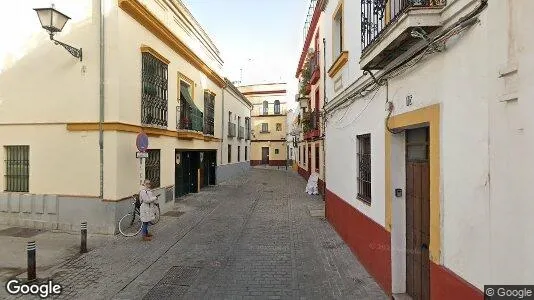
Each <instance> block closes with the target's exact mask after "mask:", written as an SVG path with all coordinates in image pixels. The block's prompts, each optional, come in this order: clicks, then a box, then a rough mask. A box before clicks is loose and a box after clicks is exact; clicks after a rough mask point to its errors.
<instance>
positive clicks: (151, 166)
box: [145, 149, 161, 188]
mask: <svg viewBox="0 0 534 300" xmlns="http://www.w3.org/2000/svg"><path fill="white" fill-rule="evenodd" d="M147 152H148V158H147V159H146V160H145V179H148V180H150V182H151V183H152V187H154V188H158V187H159V186H160V169H161V168H160V153H161V151H160V150H159V149H149V150H147Z"/></svg>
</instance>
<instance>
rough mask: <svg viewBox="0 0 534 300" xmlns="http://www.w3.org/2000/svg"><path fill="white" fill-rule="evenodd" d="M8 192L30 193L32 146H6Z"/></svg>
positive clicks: (6, 189)
mask: <svg viewBox="0 0 534 300" xmlns="http://www.w3.org/2000/svg"><path fill="white" fill-rule="evenodd" d="M5 149H6V159H5V166H6V173H5V183H6V188H5V191H6V192H28V191H29V181H30V146H5Z"/></svg>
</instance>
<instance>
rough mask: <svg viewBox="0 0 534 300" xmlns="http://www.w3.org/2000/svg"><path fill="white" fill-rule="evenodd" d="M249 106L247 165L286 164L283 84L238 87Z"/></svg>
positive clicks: (285, 113)
mask: <svg viewBox="0 0 534 300" xmlns="http://www.w3.org/2000/svg"><path fill="white" fill-rule="evenodd" d="M239 90H240V91H241V92H242V93H243V95H245V96H246V97H247V98H248V99H249V100H250V102H251V103H252V105H253V109H252V112H251V135H252V136H251V159H250V164H251V165H253V166H254V165H269V166H285V165H286V164H287V160H288V157H287V154H288V153H287V146H288V145H287V142H286V133H287V99H286V84H285V83H271V84H255V85H247V86H241V87H239Z"/></svg>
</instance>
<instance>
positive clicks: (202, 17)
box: [0, 0, 310, 102]
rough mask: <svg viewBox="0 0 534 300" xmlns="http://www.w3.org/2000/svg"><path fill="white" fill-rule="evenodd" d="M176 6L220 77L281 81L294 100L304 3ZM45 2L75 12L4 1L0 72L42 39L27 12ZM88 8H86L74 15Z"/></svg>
mask: <svg viewBox="0 0 534 300" xmlns="http://www.w3.org/2000/svg"><path fill="white" fill-rule="evenodd" d="M182 1H183V2H184V4H185V5H186V6H187V7H188V9H189V10H190V11H191V13H192V14H193V16H194V17H195V18H196V19H197V21H198V22H199V23H200V24H201V25H202V27H203V29H204V30H205V31H206V32H207V33H208V35H209V36H210V38H211V39H212V40H213V42H214V43H215V45H216V46H217V48H218V49H219V51H220V53H221V56H222V58H223V60H224V68H225V74H224V75H225V76H226V77H228V78H229V79H230V80H231V81H241V85H245V84H253V83H265V82H287V83H288V99H294V95H295V94H296V92H297V90H298V87H297V85H298V82H297V79H296V78H295V71H296V68H297V63H298V59H299V58H300V53H301V51H302V44H303V39H304V37H303V33H302V31H303V27H304V22H305V19H306V13H307V11H308V6H309V4H310V0H182ZM84 2H86V1H83V2H82V3H84ZM51 3H55V4H56V7H61V8H64V9H66V10H67V11H69V13H70V14H72V13H73V11H77V10H72V9H67V8H68V7H69V6H71V5H80V2H78V3H76V2H72V0H24V1H22V0H20V1H9V2H7V3H6V4H7V6H8V7H4V8H6V9H1V10H0V25H4V26H2V28H9V27H10V26H16V28H17V30H5V31H4V36H3V41H4V42H2V43H0V72H2V67H3V65H9V64H11V63H12V62H14V61H16V60H17V59H19V58H20V57H22V56H23V55H24V54H25V51H28V48H27V47H28V46H30V48H33V47H35V46H36V45H37V44H36V43H37V41H38V40H39V39H46V38H47V36H46V33H45V31H44V30H42V29H40V24H39V21H38V18H37V15H36V13H35V12H34V11H33V9H32V8H35V7H48V6H50V4H51ZM87 3H89V2H87ZM6 4H4V6H5V5H6ZM85 5H88V4H85ZM90 9H91V7H90V6H88V7H86V8H84V9H83V10H82V11H79V13H81V14H83V13H84V11H90ZM70 17H72V18H73V19H78V18H80V17H82V16H81V15H80V16H77V15H76V16H74V15H70ZM67 27H69V26H67ZM67 27H66V29H67ZM241 70H242V71H241ZM290 102H291V101H290ZM293 102H294V101H293Z"/></svg>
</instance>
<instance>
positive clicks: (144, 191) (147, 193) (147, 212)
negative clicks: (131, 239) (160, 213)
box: [139, 179, 157, 241]
mask: <svg viewBox="0 0 534 300" xmlns="http://www.w3.org/2000/svg"><path fill="white" fill-rule="evenodd" d="M151 189H152V183H151V182H150V180H148V179H147V180H145V182H144V184H143V186H142V187H141V190H140V191H139V200H140V201H141V207H140V209H139V216H140V217H141V222H143V227H142V231H141V232H142V235H143V236H142V239H143V241H150V240H152V234H150V233H148V225H149V223H150V222H151V221H153V220H154V218H155V216H154V202H155V201H156V200H157V197H156V196H154V193H152V190H151Z"/></svg>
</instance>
